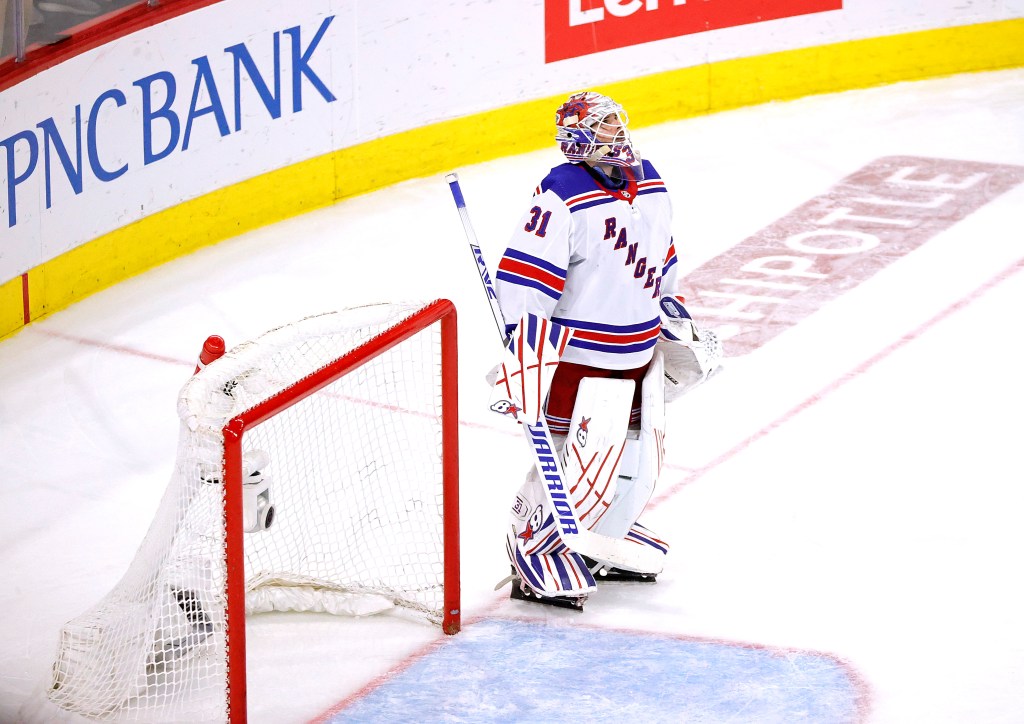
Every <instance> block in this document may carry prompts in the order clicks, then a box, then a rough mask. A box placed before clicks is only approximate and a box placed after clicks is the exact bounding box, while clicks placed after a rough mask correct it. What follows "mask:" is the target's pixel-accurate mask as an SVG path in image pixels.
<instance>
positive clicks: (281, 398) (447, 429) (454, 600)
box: [224, 300, 462, 722]
mask: <svg viewBox="0 0 1024 724" xmlns="http://www.w3.org/2000/svg"><path fill="white" fill-rule="evenodd" d="M438 322H439V323H440V330H441V370H442V374H441V398H442V400H443V403H442V430H443V433H442V450H443V453H442V457H443V480H444V482H443V498H444V515H443V520H444V562H445V563H444V610H443V613H442V621H441V628H442V630H443V631H444V632H445V633H446V634H456V633H458V632H459V630H460V628H461V625H462V624H461V621H462V619H461V608H460V605H461V604H460V581H459V505H458V501H459V495H458V491H459V488H458V485H459V436H458V409H459V406H458V341H457V332H456V327H457V323H456V313H455V306H454V305H453V304H452V303H451V302H450V301H448V300H439V301H435V302H433V303H432V304H429V305H427V306H425V307H423V309H421V310H419V311H418V312H415V313H413V314H412V315H410V316H409V317H408V318H407V319H406V320H405V321H404V322H402V323H401V324H397V325H395V326H393V327H391V328H389V329H387V330H385V331H384V332H382V333H381V334H380V335H378V336H377V337H374V338H372V339H370V340H368V341H367V342H365V343H363V344H362V345H360V346H359V347H357V348H355V349H353V350H352V351H351V352H349V353H348V354H346V355H344V356H343V357H340V358H339V359H337V360H335V361H334V362H332V363H331V364H329V365H327V366H326V367H323V368H322V369H320V370H318V371H316V372H315V373H313V374H311V375H309V376H308V377H306V378H304V379H302V380H299V381H297V382H296V383H295V384H293V385H292V386H291V387H289V388H288V389H286V390H283V391H281V392H280V393H278V394H276V395H274V396H273V397H270V398H269V399H267V400H266V401H264V402H262V403H260V404H258V405H256V406H254V407H252V408H251V409H249V410H247V411H246V412H245V413H243V414H241V415H239V416H237V417H235V418H234V419H232V420H231V422H229V423H228V424H227V425H225V426H224V479H225V481H226V483H227V485H226V486H225V501H224V505H225V509H226V510H228V511H234V513H233V514H229V515H227V516H226V521H227V526H226V531H225V534H226V538H227V541H226V542H227V546H226V560H227V572H228V575H227V594H228V595H227V600H228V606H227V611H226V614H227V621H228V626H227V630H228V632H229V634H230V633H231V631H232V627H231V626H230V622H231V620H232V617H234V618H235V620H240V619H242V620H244V617H245V610H244V606H245V562H244V559H243V553H244V547H243V544H242V537H243V529H242V477H243V476H242V438H243V435H244V434H245V432H246V431H247V430H249V429H251V428H253V427H255V426H257V425H259V424H260V423H262V422H264V421H266V420H268V419H270V418H271V417H273V416H275V415H278V414H280V413H281V412H283V411H284V410H285V409H287V408H289V407H291V406H292V405H294V404H296V403H297V402H299V401H301V400H303V399H305V398H306V397H308V396H310V395H312V394H314V393H315V392H317V391H318V390H321V389H323V388H324V387H326V386H327V385H329V384H330V383H331V382H333V381H335V380H337V379H338V378H340V377H342V376H343V375H345V374H348V373H349V372H351V371H352V370H354V369H356V368H357V367H360V366H361V365H364V364H366V363H367V362H369V361H370V360H371V359H373V358H374V357H377V356H378V355H380V354H382V353H384V352H385V351H387V350H389V349H391V348H393V347H394V346H396V345H398V344H399V343H401V342H402V341H404V340H406V339H408V338H410V337H412V336H413V335H414V334H416V333H418V332H421V331H422V330H424V329H426V328H427V327H429V326H430V325H432V324H435V323H438ZM227 662H228V663H227V665H228V691H229V712H232V713H233V714H232V716H231V717H230V721H232V722H235V721H244V716H243V717H238V716H237V715H236V714H235V713H237V712H239V711H243V712H244V711H245V701H246V677H245V629H244V627H241V635H235V636H230V635H229V637H228V641H227Z"/></svg>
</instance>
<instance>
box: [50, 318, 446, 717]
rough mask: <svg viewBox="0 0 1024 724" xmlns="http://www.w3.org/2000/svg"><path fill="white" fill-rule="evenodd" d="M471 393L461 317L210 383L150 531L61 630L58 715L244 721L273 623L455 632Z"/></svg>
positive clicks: (288, 358)
mask: <svg viewBox="0 0 1024 724" xmlns="http://www.w3.org/2000/svg"><path fill="white" fill-rule="evenodd" d="M456 383H457V371H456V332H455V309H454V306H453V305H452V304H451V302H448V301H446V300H439V301H435V302H432V303H430V304H382V305H370V306H366V307H359V308H354V309H348V310H345V311H343V312H336V313H330V314H324V315H319V316H315V317H310V318H307V319H303V320H301V321H299V322H296V323H294V324H289V325H286V326H283V327H280V328H278V329H275V330H272V331H270V332H267V333H266V334H264V335H262V336H260V337H259V338H257V339H255V340H254V341H251V342H246V343H243V344H241V345H238V346H237V347H235V348H234V349H232V350H230V351H229V352H227V354H225V355H224V356H223V357H221V358H220V359H218V360H216V361H215V362H213V363H211V364H210V365H208V366H206V367H205V368H204V369H203V370H201V371H200V372H198V373H197V374H196V375H195V376H194V377H192V378H191V379H190V380H189V381H188V383H187V384H186V385H185V386H184V388H183V389H182V391H181V394H180V397H179V401H178V413H179V416H180V418H181V433H180V441H179V446H178V457H177V462H176V464H175V470H174V474H173V477H172V479H171V482H170V484H169V486H168V488H167V491H166V493H165V494H164V497H163V499H162V501H161V504H160V507H159V509H158V512H157V514H156V517H155V519H154V522H153V524H152V526H151V528H150V530H149V532H148V534H147V536H146V538H145V540H144V542H143V543H142V546H141V548H140V549H139V551H138V553H137V554H136V557H135V559H134V561H133V562H132V564H131V566H130V567H129V570H128V571H127V573H126V574H125V576H124V577H123V578H122V580H121V581H120V582H119V583H118V584H117V586H116V587H115V588H114V590H113V591H111V592H110V593H109V594H108V595H107V596H106V597H105V598H104V599H103V600H102V601H100V602H99V603H98V604H97V605H96V606H94V607H93V608H92V609H91V610H89V611H87V612H86V613H84V614H83V615H81V616H79V617H78V618H76V619H74V620H72V621H70V622H69V623H68V624H66V625H65V627H64V629H63V630H62V632H61V640H60V646H59V650H58V656H57V660H56V662H55V664H54V671H53V682H52V687H51V688H50V689H49V691H48V699H49V702H47V706H49V707H53V706H56V707H59V708H60V709H61V710H63V712H65V713H71V714H75V715H79V716H82V717H85V718H90V719H101V720H135V721H217V720H221V721H244V719H245V716H246V711H245V696H246V688H245V625H244V621H245V615H246V614H247V613H253V612H257V611H270V610H282V611H283V610H287V611H304V610H313V611H327V612H331V613H339V614H344V613H348V614H354V615H362V614H366V613H373V612H377V611H381V610H384V609H390V608H392V607H399V608H402V609H406V610H408V611H411V612H415V614H418V615H419V616H422V617H423V618H425V619H427V620H429V621H431V622H434V623H436V624H439V625H441V626H442V628H443V629H444V631H445V632H446V633H455V632H456V631H458V629H459V625H460V617H459V578H458V576H459V569H458V560H459V559H458V527H457V526H458V497H457V476H458V473H457V470H458V468H457V446H458V438H457V429H456V423H457V410H458V404H457V389H456ZM222 481H223V482H222ZM260 528H263V529H260Z"/></svg>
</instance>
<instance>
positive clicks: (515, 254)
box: [505, 248, 568, 279]
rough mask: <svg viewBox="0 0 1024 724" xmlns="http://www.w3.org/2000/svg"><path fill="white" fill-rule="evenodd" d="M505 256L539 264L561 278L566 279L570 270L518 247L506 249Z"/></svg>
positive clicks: (535, 264)
mask: <svg viewBox="0 0 1024 724" xmlns="http://www.w3.org/2000/svg"><path fill="white" fill-rule="evenodd" d="M505 256H507V257H508V258H509V259H515V260H517V261H521V262H524V263H526V264H533V265H534V266H538V267H540V268H541V269H544V270H545V271H549V272H551V273H552V274H554V275H555V276H556V277H559V278H561V279H565V277H566V275H567V274H568V272H567V271H566V270H565V269H562V268H561V267H558V266H555V265H554V264H552V263H551V262H549V261H545V260H544V259H541V258H540V257H538V256H531V255H530V254H526V253H524V252H522V251H519V250H518V249H511V248H509V249H506V250H505Z"/></svg>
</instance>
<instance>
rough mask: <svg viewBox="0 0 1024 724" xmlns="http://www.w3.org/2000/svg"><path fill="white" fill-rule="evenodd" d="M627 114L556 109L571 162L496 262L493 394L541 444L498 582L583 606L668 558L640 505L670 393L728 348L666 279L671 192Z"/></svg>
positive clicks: (648, 575)
mask: <svg viewBox="0 0 1024 724" xmlns="http://www.w3.org/2000/svg"><path fill="white" fill-rule="evenodd" d="M627 124H628V118H627V116H626V113H625V111H624V110H623V108H622V106H620V105H619V104H618V103H615V102H614V101H613V100H611V99H610V98H608V97H606V96H604V95H601V94H598V93H593V92H584V93H578V94H576V95H573V96H571V97H570V98H569V99H568V100H567V101H566V102H565V103H564V104H562V106H561V107H560V108H558V110H557V112H556V114H555V125H556V135H555V140H556V142H557V143H558V144H559V148H560V149H561V151H562V153H563V154H564V155H565V157H566V162H565V163H563V164H561V165H559V166H556V167H555V168H553V169H551V171H550V173H548V175H547V176H546V177H545V178H544V179H543V180H542V181H541V183H540V185H539V186H538V187H537V189H536V191H535V192H534V195H533V197H532V199H531V201H530V203H529V208H528V209H527V211H526V212H525V214H523V216H522V218H521V219H520V221H519V225H518V227H517V228H516V229H515V231H514V233H513V235H512V238H511V240H510V242H509V244H508V248H507V249H506V250H505V252H504V255H503V256H502V259H501V261H500V263H499V265H498V269H497V274H496V275H495V276H496V281H495V293H496V295H497V300H498V304H499V306H500V309H501V314H502V316H503V317H504V320H505V322H506V329H505V332H506V335H507V337H508V345H507V347H506V349H505V352H504V356H503V358H502V360H501V363H500V364H499V365H498V367H497V368H496V371H495V379H494V380H493V383H494V388H493V392H492V397H491V401H490V405H491V409H492V410H494V411H495V412H499V413H501V414H503V415H508V416H512V417H514V418H515V419H516V421H517V422H520V423H522V424H523V425H524V426H526V427H527V430H528V434H527V438H528V440H530V442H531V447H532V449H533V452H534V453H535V457H536V460H535V464H534V465H533V466H532V467H531V469H530V472H529V473H528V475H527V478H526V482H525V483H524V484H523V486H522V488H521V489H520V490H519V492H518V494H517V495H516V498H515V502H514V504H513V507H512V512H511V521H510V525H509V527H508V531H507V550H508V555H509V559H510V561H511V564H512V575H511V576H510V578H509V579H506V582H507V581H509V580H511V582H512V597H513V598H518V599H523V600H533V601H538V602H541V603H551V604H555V605H560V606H567V607H572V608H577V609H581V608H582V605H583V602H584V601H585V600H586V597H587V596H588V595H589V594H590V593H592V592H593V591H594V590H596V581H598V580H612V579H627V580H648V581H653V580H654V579H655V577H656V576H657V574H658V573H659V572H660V571H661V570H662V565H663V564H662V559H663V558H664V556H665V554H666V553H667V552H668V548H669V546H668V544H667V543H666V542H665V541H664V540H663V539H662V538H661V537H660V536H659V535H658V534H657V533H655V532H654V531H652V530H650V529H648V528H647V527H645V526H644V525H642V524H641V523H640V522H639V518H640V515H641V513H642V512H643V510H644V508H645V507H646V505H647V503H648V501H649V500H650V498H651V495H652V493H653V491H654V488H655V485H656V483H657V480H658V475H659V473H660V470H661V463H662V460H663V457H664V448H663V444H664V435H665V414H664V405H665V403H666V402H668V401H671V400H673V399H675V398H677V397H679V396H680V395H682V394H683V393H685V392H686V391H687V390H689V389H692V388H693V387H694V386H696V385H698V384H701V383H702V382H704V381H705V380H707V379H708V377H709V376H710V375H712V374H713V373H714V372H715V371H716V370H717V368H718V366H719V360H720V358H721V354H722V351H721V345H720V343H719V342H718V339H717V338H716V336H715V335H714V333H713V332H711V331H708V330H703V329H701V328H700V327H697V326H696V325H695V324H694V323H693V320H692V319H691V318H690V315H689V314H688V313H687V311H686V308H685V307H684V305H683V302H684V300H683V298H682V297H680V296H678V295H676V294H674V293H672V292H671V291H670V290H672V289H674V288H675V282H676V250H675V246H674V244H673V238H672V231H671V227H672V207H671V202H670V200H669V195H668V193H667V189H666V187H665V183H664V182H663V181H662V179H661V177H660V176H659V175H658V172H657V171H656V170H655V168H654V166H653V165H652V164H651V163H650V161H648V160H646V159H642V158H641V157H640V155H639V153H637V151H636V149H635V148H634V147H633V144H632V142H631V140H630V135H629V131H628V128H627ZM548 433H550V434H548ZM548 452H550V454H551V457H550V458H549V457H548ZM562 481H564V483H563V482H562ZM546 488H547V489H546ZM563 488H565V489H564V490H563ZM563 498H564V500H563ZM565 505H571V506H572V508H571V510H570V509H568V508H565V507H562V506H565ZM621 541H628V542H629V543H630V545H626V546H623V545H621ZM616 544H618V545H616Z"/></svg>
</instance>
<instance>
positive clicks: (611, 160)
mask: <svg viewBox="0 0 1024 724" xmlns="http://www.w3.org/2000/svg"><path fill="white" fill-rule="evenodd" d="M628 124H629V116H628V115H627V114H626V111H625V109H623V107H622V106H621V105H619V104H618V103H616V102H615V101H613V100H612V99H611V98H609V97H608V96H605V95H601V94H600V93H594V92H592V91H585V92H583V93H576V94H574V95H571V96H569V99H568V100H567V101H566V102H565V103H563V104H562V105H561V106H559V108H558V110H557V111H555V128H556V131H555V141H556V142H557V143H558V146H559V148H560V149H561V151H562V153H564V154H565V157H566V158H567V159H569V161H570V163H586V164H588V165H590V166H594V167H597V166H598V165H607V166H612V167H619V168H629V169H631V170H632V171H633V175H634V176H635V177H636V179H637V180H638V181H639V180H642V179H643V173H642V165H641V160H640V154H639V153H637V152H636V151H635V150H634V148H633V142H632V140H631V139H630V136H629V129H628V128H627V126H628Z"/></svg>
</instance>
